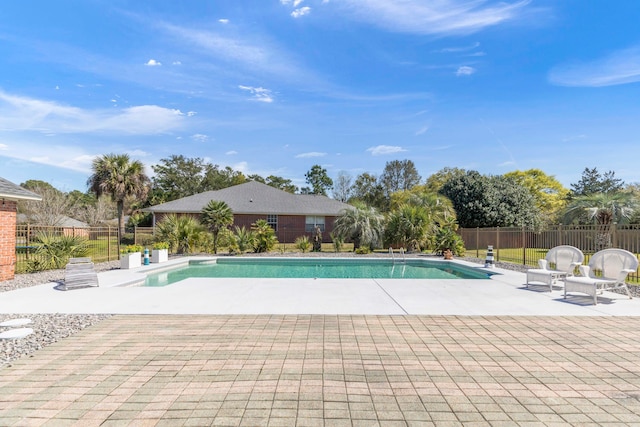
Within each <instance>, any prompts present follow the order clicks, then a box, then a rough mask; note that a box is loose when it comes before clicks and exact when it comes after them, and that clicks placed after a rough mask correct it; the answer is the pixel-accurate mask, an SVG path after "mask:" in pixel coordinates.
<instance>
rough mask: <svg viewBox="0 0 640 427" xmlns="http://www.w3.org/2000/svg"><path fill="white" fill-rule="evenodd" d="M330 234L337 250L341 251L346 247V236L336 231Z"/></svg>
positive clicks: (334, 248)
mask: <svg viewBox="0 0 640 427" xmlns="http://www.w3.org/2000/svg"><path fill="white" fill-rule="evenodd" d="M329 236H331V243H332V244H333V250H334V251H335V252H341V251H342V248H343V247H344V237H342V236H340V235H338V234H335V233H329Z"/></svg>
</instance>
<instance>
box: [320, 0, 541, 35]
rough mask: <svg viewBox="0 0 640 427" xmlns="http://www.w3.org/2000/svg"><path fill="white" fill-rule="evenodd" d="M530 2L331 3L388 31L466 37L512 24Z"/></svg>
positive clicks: (371, 0) (419, 0) (411, 0)
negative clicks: (493, 27) (508, 22)
mask: <svg viewBox="0 0 640 427" xmlns="http://www.w3.org/2000/svg"><path fill="white" fill-rule="evenodd" d="M530 2H531V0H517V1H512V2H510V3H507V2H502V1H495V0H474V1H468V0H438V1H429V2H425V1H422V0H404V1H389V0H343V1H342V2H333V3H332V4H335V5H337V6H336V7H343V8H345V9H346V12H347V13H348V14H349V15H350V16H352V17H353V18H355V19H358V20H361V21H364V22H368V23H371V24H373V25H377V26H379V27H382V28H385V29H387V30H389V31H395V32H401V33H415V34H468V33H473V32H477V31H480V30H482V29H484V28H486V27H490V26H493V25H498V24H501V23H503V22H505V21H509V20H514V19H517V18H518V17H520V16H521V14H523V13H524V11H525V8H526V6H527V5H528V4H529V3H530Z"/></svg>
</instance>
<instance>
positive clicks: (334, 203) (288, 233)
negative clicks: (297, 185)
mask: <svg viewBox="0 0 640 427" xmlns="http://www.w3.org/2000/svg"><path fill="white" fill-rule="evenodd" d="M211 200H221V201H223V202H225V203H226V204H227V205H228V206H229V208H231V211H232V212H233V221H234V225H235V226H239V227H242V226H244V227H245V228H250V227H251V224H253V223H255V222H256V221H257V220H259V219H264V220H266V221H267V222H268V223H269V224H270V225H271V226H272V227H273V229H274V230H275V231H276V236H277V237H278V241H280V242H282V243H291V242H294V241H295V239H296V238H297V237H300V236H302V235H308V236H311V235H313V233H314V230H315V227H316V226H318V227H319V228H320V230H321V231H322V238H323V241H324V242H330V241H331V238H330V237H329V233H331V231H333V222H334V221H335V219H336V217H337V216H338V215H340V213H341V212H342V211H343V210H345V209H351V208H352V207H351V205H348V204H346V203H342V202H340V201H338V200H334V199H330V198H329V197H326V196H322V195H315V194H291V193H287V192H286V191H282V190H279V189H277V188H274V187H271V186H269V185H266V184H262V183H260V182H255V181H249V182H246V183H244V184H239V185H234V186H232V187H228V188H224V189H222V190H216V191H206V192H204V193H200V194H194V195H193V196H189V197H184V198H182V199H178V200H174V201H171V202H167V203H163V204H160V205H156V206H151V207H149V208H146V209H144V211H147V212H152V213H153V218H154V225H155V223H156V222H158V221H160V220H161V219H162V217H163V216H165V215H167V214H183V215H184V214H189V215H194V216H199V215H200V213H201V211H202V208H204V207H205V206H206V205H207V203H209V202H210V201H211Z"/></svg>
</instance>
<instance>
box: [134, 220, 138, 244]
mask: <svg viewBox="0 0 640 427" xmlns="http://www.w3.org/2000/svg"><path fill="white" fill-rule="evenodd" d="M137 231H138V227H137V226H135V225H134V226H133V244H134V245H137V244H138V235H137V234H136V233H137Z"/></svg>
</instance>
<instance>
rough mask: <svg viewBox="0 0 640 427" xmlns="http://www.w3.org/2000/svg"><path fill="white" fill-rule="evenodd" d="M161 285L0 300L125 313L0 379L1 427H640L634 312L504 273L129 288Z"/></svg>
mask: <svg viewBox="0 0 640 427" xmlns="http://www.w3.org/2000/svg"><path fill="white" fill-rule="evenodd" d="M170 262H172V263H174V264H175V261H170ZM151 268H153V267H141V268H140V269H137V270H113V271H109V272H105V273H100V287H99V288H88V289H80V290H74V291H68V292H64V291H58V290H55V289H54V288H53V284H52V283H48V284H43V285H39V286H35V287H32V288H26V289H21V290H16V291H10V292H4V293H0V310H1V311H2V312H4V313H122V314H120V315H116V316H112V317H110V318H108V319H106V320H104V321H102V322H99V323H98V324H97V325H94V326H92V327H90V328H87V329H84V330H82V331H81V332H79V333H77V334H75V335H73V336H71V337H68V338H65V339H63V340H61V341H59V342H56V343H53V344H51V345H48V346H46V347H45V348H43V349H41V350H38V351H37V352H35V353H33V354H32V355H31V356H30V357H24V358H21V359H19V360H17V361H15V362H13V363H12V366H9V367H5V368H2V369H0V425H3V426H4V425H7V426H36V425H37V426H40V425H46V426H67V425H69V426H82V427H84V426H205V425H214V426H327V427H328V426H367V427H368V426H503V425H504V426H566V425H581V426H602V425H607V426H630V425H640V386H639V384H640V340H639V339H638V331H639V330H640V306H639V301H638V299H633V300H629V299H628V298H626V297H625V296H622V295H617V294H609V293H605V295H604V297H602V298H600V299H599V300H600V303H599V304H598V305H597V306H593V305H591V304H590V302H591V301H590V299H589V298H588V297H586V296H585V297H584V298H583V297H580V296H574V297H571V298H570V299H568V300H564V299H563V298H562V292H561V290H560V289H556V290H554V291H553V292H551V293H549V292H548V291H545V288H544V287H543V286H537V287H532V288H531V289H526V288H525V287H524V285H523V283H524V277H525V276H524V274H523V273H516V272H510V271H504V270H500V269H496V272H499V273H502V274H500V275H495V276H493V278H492V279H490V280H480V281H478V280H474V281H469V280H448V281H436V283H424V282H425V281H424V280H422V281H412V280H356V281H353V283H351V282H352V281H349V283H345V282H344V281H335V280H328V279H327V280H315V281H314V280H312V279H309V280H293V279H287V280H263V279H261V280H255V281H254V280H247V279H237V280H236V279H234V280H232V281H228V280H220V282H219V283H218V282H215V281H214V282H215V283H213V284H212V283H211V282H209V283H208V284H207V285H206V286H205V284H204V283H201V281H200V279H190V280H187V281H185V283H182V284H179V285H177V286H176V285H170V286H167V287H164V288H155V289H154V288H140V287H127V286H122V285H126V284H131V283H134V282H136V281H139V280H140V277H141V274H140V273H141V272H143V273H144V272H145V271H149V270H150V269H151ZM207 280H209V281H210V280H211V279H207ZM442 282H444V283H442ZM189 294H190V295H189ZM190 313H192V314H190ZM167 314H172V315H170V316H168V315H167Z"/></svg>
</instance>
